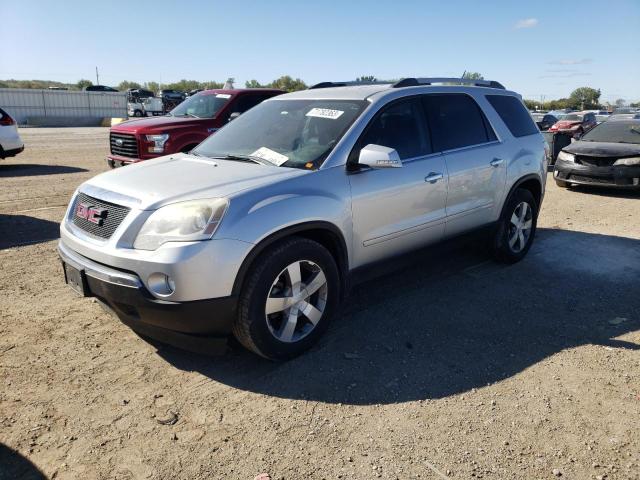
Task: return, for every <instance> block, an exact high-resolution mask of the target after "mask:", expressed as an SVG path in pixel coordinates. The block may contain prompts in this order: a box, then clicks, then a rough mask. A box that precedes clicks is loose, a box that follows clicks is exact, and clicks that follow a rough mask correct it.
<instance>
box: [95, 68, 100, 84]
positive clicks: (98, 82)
mask: <svg viewBox="0 0 640 480" xmlns="http://www.w3.org/2000/svg"><path fill="white" fill-rule="evenodd" d="M96 85H100V77H99V76H98V67H96Z"/></svg>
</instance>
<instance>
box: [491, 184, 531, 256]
mask: <svg viewBox="0 0 640 480" xmlns="http://www.w3.org/2000/svg"><path fill="white" fill-rule="evenodd" d="M523 203H525V204H527V205H528V206H529V208H530V209H531V210H530V211H531V217H530V220H531V227H530V231H529V234H528V236H527V237H526V241H525V243H524V246H523V247H522V248H519V247H520V246H521V244H520V240H516V245H514V246H511V245H510V243H509V239H510V238H512V234H513V233H514V232H515V229H514V226H513V225H512V223H511V218H512V216H513V215H514V213H516V216H518V215H517V212H519V211H520V210H517V209H518V207H520V205H521V204H523ZM537 223H538V204H537V203H536V201H535V199H534V198H533V195H532V194H531V192H530V191H529V190H526V189H524V188H518V189H516V190H515V191H514V192H513V194H512V195H511V197H510V198H509V200H508V201H507V204H506V205H505V207H504V209H503V211H502V215H501V217H500V220H499V223H498V228H497V229H496V233H495V237H494V240H493V254H494V257H495V258H496V260H498V261H499V262H502V263H509V264H510V263H516V262H519V261H520V260H522V259H523V258H524V257H525V255H526V254H527V252H528V251H529V249H530V248H531V245H532V243H533V239H534V237H535V234H536V226H537ZM523 238H524V235H523Z"/></svg>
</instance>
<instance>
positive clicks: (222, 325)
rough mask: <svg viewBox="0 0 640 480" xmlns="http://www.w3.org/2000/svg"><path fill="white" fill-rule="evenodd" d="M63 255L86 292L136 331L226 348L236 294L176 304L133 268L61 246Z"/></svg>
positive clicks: (199, 347)
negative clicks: (155, 292)
mask: <svg viewBox="0 0 640 480" xmlns="http://www.w3.org/2000/svg"><path fill="white" fill-rule="evenodd" d="M58 253H59V255H60V259H61V260H62V261H63V262H64V263H67V264H69V265H71V266H72V267H74V268H76V269H77V270H79V271H81V272H82V275H83V277H84V278H85V279H86V292H85V293H86V295H87V296H90V297H95V298H97V299H98V300H99V301H101V302H102V303H103V304H104V305H105V306H106V307H108V309H109V310H110V311H112V312H113V313H114V314H115V315H116V316H117V317H118V318H119V319H120V320H121V321H122V322H123V323H125V324H126V325H128V326H129V327H131V329H133V330H135V331H137V332H139V333H141V334H143V335H146V336H149V337H151V338H154V339H156V340H159V341H161V342H163V343H168V344H171V345H175V346H177V347H180V348H185V349H188V350H192V351H198V352H200V353H212V354H215V353H221V352H223V351H224V350H226V341H227V337H228V336H229V334H230V333H231V328H232V325H233V321H234V319H235V316H236V307H237V298H236V297H234V296H230V297H223V298H213V299H206V300H196V301H190V302H172V301H167V300H160V299H157V298H155V297H153V296H152V295H151V294H150V292H149V291H148V290H147V289H146V288H145V286H144V284H143V283H142V281H141V280H140V278H139V277H138V276H137V275H135V274H133V273H130V272H127V271H122V270H118V269H115V268H112V267H108V266H106V265H102V264H100V263H97V262H94V261H93V260H90V259H88V258H86V257H84V256H82V255H80V254H79V253H77V252H74V251H73V250H71V249H70V248H68V247H67V246H66V245H65V244H64V243H63V242H60V243H59V244H58Z"/></svg>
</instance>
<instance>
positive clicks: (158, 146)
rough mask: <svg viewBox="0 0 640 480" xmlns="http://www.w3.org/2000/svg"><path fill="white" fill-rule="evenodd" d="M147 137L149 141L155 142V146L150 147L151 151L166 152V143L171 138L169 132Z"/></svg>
mask: <svg viewBox="0 0 640 480" xmlns="http://www.w3.org/2000/svg"><path fill="white" fill-rule="evenodd" d="M145 138H146V139H147V142H151V143H153V146H150V147H149V153H162V152H164V144H165V143H166V142H167V140H169V134H168V133H163V134H162V135H145Z"/></svg>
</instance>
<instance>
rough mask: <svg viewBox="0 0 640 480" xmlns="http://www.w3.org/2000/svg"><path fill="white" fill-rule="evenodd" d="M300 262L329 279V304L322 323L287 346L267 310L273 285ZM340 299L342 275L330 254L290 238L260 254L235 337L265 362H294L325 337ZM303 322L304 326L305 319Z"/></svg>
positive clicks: (244, 296) (312, 243)
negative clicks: (317, 270) (273, 327)
mask: <svg viewBox="0 0 640 480" xmlns="http://www.w3.org/2000/svg"><path fill="white" fill-rule="evenodd" d="M299 261H308V262H313V263H314V264H316V266H318V267H320V268H321V269H322V272H323V273H324V276H325V279H326V303H325V305H324V309H323V311H322V315H321V316H320V320H319V321H317V323H316V324H315V327H312V329H311V331H310V332H309V333H308V334H306V336H304V337H302V338H300V339H299V340H298V341H291V342H284V341H281V340H279V339H278V338H276V334H275V333H272V330H271V329H270V326H269V325H270V324H268V317H267V314H266V312H265V306H266V302H267V297H268V296H269V295H270V292H271V289H272V285H273V283H274V281H275V280H276V279H278V278H279V276H280V274H281V272H283V271H284V269H286V268H287V266H289V265H291V264H293V263H295V262H299ZM310 298H311V297H310ZM339 299H340V274H339V272H338V267H337V265H336V262H335V259H334V258H333V256H332V255H331V253H329V251H328V250H327V249H326V248H325V247H323V246H322V245H321V244H319V243H317V242H315V241H313V240H309V239H306V238H301V237H291V238H288V239H286V240H283V241H282V242H279V243H278V244H276V245H274V246H273V247H271V248H269V249H267V250H266V251H265V252H263V253H262V254H260V256H259V257H258V258H257V259H256V260H255V262H254V263H253V265H252V266H251V268H250V270H249V272H247V277H246V280H245V282H244V285H243V287H242V291H241V293H240V299H239V305H238V316H237V318H236V321H235V323H234V325H233V334H234V336H235V337H236V338H237V339H238V341H239V342H240V343H241V344H242V345H243V346H245V347H246V348H247V349H249V350H251V351H253V352H255V353H257V354H258V355H261V356H263V357H265V358H268V359H270V360H286V359H289V358H293V357H295V356H297V355H300V354H301V353H303V352H304V351H306V350H308V349H309V348H311V346H312V345H313V344H314V343H315V342H316V341H317V340H318V339H319V338H320V336H321V335H322V333H324V331H325V330H326V329H327V327H328V326H329V322H330V320H331V318H332V316H333V315H334V314H335V312H336V310H337V308H338V306H339ZM276 315H277V314H276ZM283 315H284V314H283ZM270 318H271V317H269V319H270ZM300 318H302V319H303V320H302V322H303V323H304V321H305V320H304V317H303V316H302V317H300ZM269 321H271V320H269ZM282 321H284V320H282Z"/></svg>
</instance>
